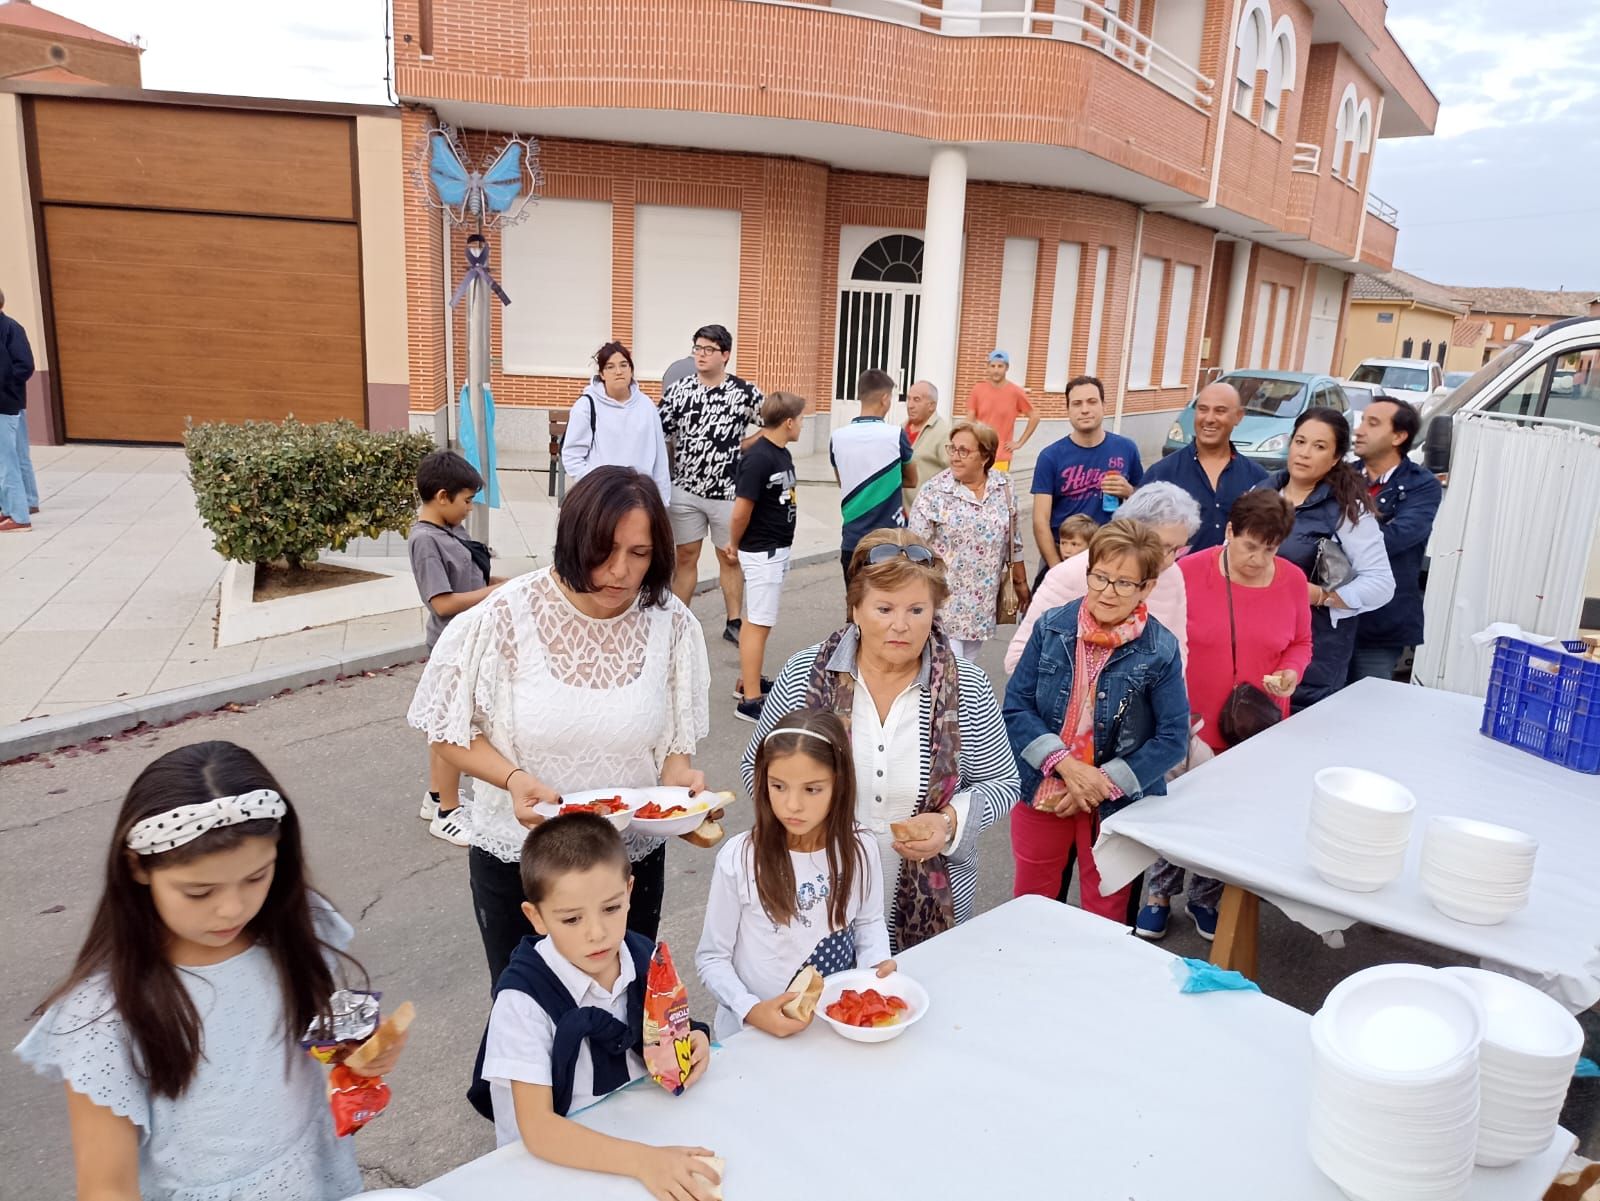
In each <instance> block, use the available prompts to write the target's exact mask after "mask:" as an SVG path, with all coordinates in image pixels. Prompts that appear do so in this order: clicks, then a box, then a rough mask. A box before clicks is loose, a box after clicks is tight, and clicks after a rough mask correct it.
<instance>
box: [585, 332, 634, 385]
mask: <svg viewBox="0 0 1600 1201" xmlns="http://www.w3.org/2000/svg"><path fill="white" fill-rule="evenodd" d="M618 354H620V355H621V356H622V361H623V362H625V363H626V364H628V375H629V376H630V377H631V376H632V375H633V356H632V355H631V354H629V353H628V348H627V347H626V346H624V345H623V344H622V343H621V342H607V343H606V344H605V345H604V346H602V347H601V348H600V349H599V350H597V351H595V352H594V382H595V383H597V384H600V383H604V382H605V381H604V380H603V379H602V378H601V375H600V373H601V372H602V371H604V370H605V369H606V364H607V363H609V362H610V361H611V356H612V355H618Z"/></svg>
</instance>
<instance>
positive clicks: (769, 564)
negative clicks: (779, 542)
mask: <svg viewBox="0 0 1600 1201" xmlns="http://www.w3.org/2000/svg"><path fill="white" fill-rule="evenodd" d="M791 550H792V548H791V547H787V546H783V547H779V548H778V549H777V550H757V551H748V550H742V551H740V552H739V570H740V571H742V572H744V617H745V620H746V621H748V622H749V623H750V624H751V625H757V626H766V627H767V628H769V629H770V628H771V627H773V626H775V625H777V624H778V600H779V598H780V597H781V596H782V594H783V578H784V576H786V575H788V574H789V554H790V551H791Z"/></svg>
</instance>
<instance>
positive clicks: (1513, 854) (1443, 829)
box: [1422, 817, 1539, 926]
mask: <svg viewBox="0 0 1600 1201" xmlns="http://www.w3.org/2000/svg"><path fill="white" fill-rule="evenodd" d="M1538 849H1539V843H1538V842H1537V841H1536V840H1535V839H1533V838H1531V837H1530V836H1528V835H1527V834H1524V833H1522V831H1520V830H1511V829H1507V828H1506V827H1505V826H1492V825H1490V824H1489V823H1488V822H1480V821H1473V820H1472V819H1471V818H1468V817H1436V818H1434V819H1432V820H1431V821H1430V822H1429V823H1428V830H1427V833H1426V834H1425V835H1424V837H1423V839H1422V890H1423V891H1424V892H1425V893H1427V894H1428V899H1429V900H1431V901H1432V902H1433V907H1434V908H1435V909H1437V910H1438V911H1439V912H1440V913H1442V914H1444V915H1445V916H1446V917H1453V918H1455V919H1456V920H1457V921H1458V922H1471V923H1472V924H1473V925H1476V926H1492V925H1494V924H1495V923H1497V922H1503V921H1505V920H1506V918H1508V917H1510V916H1511V915H1512V914H1513V913H1516V912H1517V911H1518V910H1519V909H1521V908H1523V906H1525V905H1526V904H1527V903H1528V885H1529V883H1530V882H1531V881H1532V880H1533V856H1534V853H1535V852H1536V851H1537V850H1538Z"/></svg>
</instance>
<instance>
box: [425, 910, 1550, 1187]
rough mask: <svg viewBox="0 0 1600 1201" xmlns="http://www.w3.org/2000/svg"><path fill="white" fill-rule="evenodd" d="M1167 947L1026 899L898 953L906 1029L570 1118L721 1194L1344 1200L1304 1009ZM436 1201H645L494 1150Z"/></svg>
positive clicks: (820, 1042) (586, 1176) (758, 1059)
mask: <svg viewBox="0 0 1600 1201" xmlns="http://www.w3.org/2000/svg"><path fill="white" fill-rule="evenodd" d="M1175 962H1177V961H1176V960H1175V959H1174V957H1173V956H1172V955H1170V954H1168V953H1167V952H1166V951H1163V950H1161V949H1160V948H1158V947H1153V946H1150V945H1148V944H1146V943H1142V942H1140V941H1139V940H1138V939H1135V938H1132V937H1130V936H1129V935H1128V934H1127V933H1126V932H1125V930H1124V929H1123V928H1122V927H1121V926H1118V925H1116V924H1114V923H1112V922H1108V921H1106V920H1104V919H1102V918H1098V917H1094V916H1092V915H1090V914H1087V913H1085V912H1083V911H1082V910H1079V909H1074V908H1068V907H1067V906H1064V905H1059V904H1056V903H1055V902H1053V901H1048V900H1045V899H1043V898H1040V897H1023V898H1021V899H1019V900H1015V901H1011V902H1009V903H1008V904H1005V905H1002V906H1000V907H999V908H998V909H994V910H991V911H990V912H988V913H985V914H983V915H982V916H980V917H977V918H975V919H973V920H972V921H970V922H968V923H966V924H965V925H963V926H961V927H959V928H957V929H955V930H953V931H950V932H949V933H947V934H943V935H940V936H939V937H938V938H935V939H933V940H931V941H930V942H928V943H925V944H924V945H922V946H919V947H916V948H915V949H913V950H911V951H909V952H907V953H906V954H905V955H903V956H901V959H900V963H901V966H902V968H903V969H904V970H905V971H906V972H907V973H908V974H910V975H911V976H912V977H914V978H915V979H917V980H918V981H920V982H921V983H922V984H923V985H924V986H926V988H927V989H928V992H929V994H930V996H931V998H932V1000H931V1004H930V1006H929V1009H928V1013H927V1016H926V1017H924V1018H923V1019H922V1020H921V1021H919V1022H918V1023H917V1024H916V1025H915V1026H913V1027H912V1028H911V1029H909V1030H907V1031H906V1033H905V1034H904V1035H902V1036H901V1037H900V1038H898V1039H895V1040H894V1041H892V1042H888V1043H881V1044H877V1045H866V1044H861V1043H853V1042H847V1041H845V1040H844V1039H842V1038H840V1037H839V1036H838V1035H837V1034H835V1033H834V1032H833V1031H832V1030H830V1029H828V1028H827V1026H826V1024H825V1023H824V1022H822V1021H821V1019H817V1020H816V1021H814V1022H813V1023H812V1025H811V1027H810V1028H809V1029H807V1030H806V1031H804V1032H803V1033H801V1034H799V1035H796V1036H795V1037H793V1038H790V1039H786V1040H780V1039H775V1038H771V1037H769V1036H767V1035H765V1034H762V1033H761V1032H759V1031H754V1030H747V1031H745V1032H743V1033H741V1034H738V1035H736V1036H734V1037H733V1038H731V1039H729V1040H728V1041H727V1043H726V1044H724V1045H723V1046H721V1047H720V1048H718V1049H717V1050H715V1051H714V1052H713V1054H712V1060H711V1066H710V1070H709V1071H708V1073H707V1075H706V1077H705V1078H704V1079H703V1080H702V1081H701V1082H700V1083H699V1084H698V1085H696V1086H695V1087H693V1088H691V1089H689V1090H688V1091H687V1092H686V1093H685V1094H684V1095H682V1096H681V1097H672V1096H669V1095H668V1094H667V1093H666V1092H665V1091H663V1090H662V1089H660V1088H658V1087H657V1086H656V1085H654V1084H653V1083H651V1082H649V1081H648V1080H645V1081H641V1082H639V1083H636V1084H635V1085H633V1086H632V1087H630V1088H628V1089H626V1090H624V1091H622V1092H620V1093H616V1094H613V1095H612V1096H611V1097H609V1098H607V1099H606V1100H605V1101H603V1102H601V1103H600V1104H599V1105H596V1106H594V1107H593V1108H591V1109H588V1110H586V1111H584V1112H583V1113H581V1114H580V1115H578V1116H577V1119H576V1120H577V1121H579V1122H581V1123H583V1124H584V1125H586V1126H589V1127H592V1128H593V1129H596V1130H601V1131H604V1132H606V1133H608V1134H613V1135H618V1136H621V1137H625V1138H630V1139H635V1140H638V1141H641V1142H647V1143H653V1144H662V1145H689V1146H696V1145H699V1146H706V1147H709V1148H711V1149H712V1150H714V1151H716V1152H717V1153H718V1154H719V1155H722V1156H724V1157H726V1159H727V1168H726V1173H725V1177H724V1192H725V1195H726V1196H727V1198H728V1199H729V1201H790V1199H792V1201H816V1198H818V1197H838V1198H844V1199H846V1201H863V1199H868V1198H880V1197H922V1198H929V1199H930V1201H957V1199H960V1198H983V1199H985V1201H988V1199H990V1198H1001V1197H1043V1196H1063V1197H1083V1198H1098V1199H1107V1198H1114V1199H1115V1201H1123V1198H1138V1199H1140V1201H1145V1199H1149V1201H1156V1199H1158V1198H1170V1197H1183V1198H1185V1201H1238V1199H1239V1198H1241V1197H1252V1198H1257V1197H1258V1198H1265V1197H1290V1198H1294V1199H1295V1201H1341V1199H1342V1197H1343V1194H1341V1193H1340V1192H1339V1190H1338V1189H1337V1188H1335V1187H1334V1185H1333V1184H1332V1183H1331V1182H1329V1181H1328V1180H1327V1178H1326V1177H1324V1176H1323V1175H1322V1174H1321V1173H1320V1172H1319V1171H1318V1170H1317V1168H1316V1167H1315V1165H1313V1163H1312V1162H1311V1158H1310V1156H1309V1154H1308V1152H1307V1150H1306V1122H1307V1107H1308V1104H1309V1095H1310V1082H1309V1078H1308V1077H1309V1072H1310V1068H1311V1044H1310V1033H1309V1030H1308V1024H1309V1019H1308V1018H1307V1017H1306V1015H1305V1014H1303V1013H1300V1012H1299V1011H1297V1010H1294V1009H1291V1008H1289V1007H1288V1006H1287V1005H1284V1004H1282V1003H1280V1002H1278V1001H1275V1000H1272V999H1271V998H1269V997H1266V996H1263V995H1261V994H1260V993H1255V992H1212V993H1202V994H1195V995H1185V994H1182V993H1180V992H1179V991H1178V986H1177V984H1176V983H1175V982H1174V980H1173V976H1172V972H1171V965H1172V964H1173V963H1175ZM1574 1143H1575V1140H1574V1139H1573V1137H1572V1136H1571V1135H1570V1134H1567V1133H1566V1132H1565V1131H1558V1132H1557V1135H1556V1137H1555V1139H1554V1140H1553V1141H1552V1143H1551V1145H1550V1147H1549V1148H1548V1149H1547V1150H1546V1151H1545V1152H1543V1153H1542V1154H1540V1155H1537V1156H1534V1157H1532V1158H1530V1159H1528V1160H1524V1161H1523V1162H1522V1163H1520V1164H1517V1165H1514V1166H1512V1167H1508V1168H1495V1169H1488V1168H1479V1169H1478V1170H1477V1171H1476V1172H1475V1173H1474V1176H1473V1183H1472V1190H1471V1192H1470V1193H1469V1194H1468V1196H1469V1197H1470V1198H1472V1201H1536V1199H1537V1198H1539V1197H1541V1196H1542V1195H1543V1194H1544V1191H1545V1189H1546V1188H1547V1187H1548V1186H1549V1185H1550V1183H1551V1181H1552V1180H1553V1179H1554V1178H1555V1174H1556V1172H1557V1170H1558V1168H1559V1167H1560V1165H1561V1163H1562V1162H1563V1161H1564V1160H1565V1159H1566V1157H1567V1155H1568V1154H1569V1153H1570V1151H1571V1149H1572V1147H1573V1146H1574ZM421 1187H422V1189H423V1190H424V1191H425V1192H426V1193H428V1194H431V1195H432V1196H434V1197H437V1198H439V1201H493V1199H496V1198H523V1197H527V1198H533V1197H540V1198H544V1197H552V1198H553V1197H559V1198H562V1199H563V1201H609V1199H613V1198H615V1199H617V1201H640V1199H641V1198H643V1197H645V1195H646V1194H645V1192H644V1190H643V1189H642V1188H641V1187H640V1186H639V1185H638V1184H637V1183H636V1182H634V1181H633V1180H629V1179H625V1178H622V1177H616V1176H606V1175H600V1174H594V1173H585V1172H577V1171H573V1170H570V1169H567V1168H559V1167H555V1166H552V1165H550V1164H547V1163H545V1162H543V1161H541V1160H538V1159H535V1158H534V1157H533V1156H531V1155H529V1154H528V1152H527V1151H525V1150H524V1149H523V1148H522V1147H521V1146H520V1145H515V1144H513V1145H511V1146H508V1147H502V1148H501V1149H499V1150H498V1151H495V1152H493V1153H491V1154H489V1155H486V1156H484V1157H483V1158H481V1159H478V1160H475V1161H473V1162H472V1163H469V1164H466V1165H465V1166H463V1167H460V1168H457V1169H456V1170H455V1171H453V1172H450V1173H448V1174H446V1175H444V1176H441V1177H439V1178H438V1179H436V1180H433V1181H431V1182H429V1183H427V1184H424V1185H422V1186H421Z"/></svg>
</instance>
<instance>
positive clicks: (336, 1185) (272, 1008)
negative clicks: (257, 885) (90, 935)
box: [16, 896, 361, 1201]
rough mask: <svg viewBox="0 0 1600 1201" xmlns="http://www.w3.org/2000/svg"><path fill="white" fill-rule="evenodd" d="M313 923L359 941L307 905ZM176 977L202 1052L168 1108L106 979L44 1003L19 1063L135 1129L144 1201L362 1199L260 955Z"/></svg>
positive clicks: (327, 913) (348, 1153)
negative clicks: (195, 1015)
mask: <svg viewBox="0 0 1600 1201" xmlns="http://www.w3.org/2000/svg"><path fill="white" fill-rule="evenodd" d="M312 916H313V918H314V920H315V924H316V927H317V934H318V936H319V937H321V938H322V939H323V940H324V941H325V942H327V943H329V944H331V945H333V946H336V947H339V948H341V949H342V948H343V947H346V946H348V945H349V942H350V938H351V936H352V935H353V934H354V933H355V932H354V931H353V930H352V929H351V928H350V926H349V925H348V923H346V922H345V920H344V919H343V918H341V917H340V916H339V915H338V914H337V913H335V912H334V911H333V910H332V909H331V908H327V907H326V903H325V902H322V900H321V898H319V897H316V896H313V897H312ZM179 977H180V978H181V979H182V981H183V984H184V987H185V988H186V989H188V991H189V996H190V998H191V999H192V1000H193V1001H194V1007H195V1009H196V1010H197V1011H198V1012H199V1014H200V1023H201V1028H202V1038H203V1039H204V1046H205V1054H204V1056H202V1058H201V1059H200V1063H199V1066H198V1067H197V1068H196V1069H195V1074H194V1078H193V1079H192V1080H191V1081H190V1082H189V1087H188V1089H187V1090H186V1091H185V1092H184V1093H183V1095H181V1096H180V1097H178V1098H176V1099H173V1098H171V1097H158V1096H155V1095H154V1094H153V1093H152V1092H151V1091H150V1089H149V1086H148V1085H147V1084H146V1082H145V1080H144V1077H142V1076H141V1075H140V1074H139V1071H138V1069H137V1067H136V1066H135V1060H134V1053H133V1048H132V1046H131V1044H130V1042H129V1038H128V1034H127V1031H126V1030H124V1028H123V1025H122V1019H121V1018H120V1017H119V1016H118V1014H117V1012H116V1010H115V1008H114V1002H113V998H112V995H111V986H110V983H109V981H108V980H107V978H106V977H105V975H103V974H102V975H99V976H95V977H92V978H91V979H89V980H86V981H84V983H83V984H81V985H79V986H78V987H77V988H75V989H73V990H72V992H70V993H69V994H67V996H65V997H63V998H62V999H61V1000H60V1001H58V1002H56V1003H55V1004H54V1005H52V1006H51V1007H50V1008H49V1010H47V1011H46V1013H45V1015H44V1016H43V1017H41V1018H40V1019H39V1020H38V1021H37V1022H35V1023H34V1026H33V1029H32V1030H30V1031H29V1032H28V1037H27V1038H25V1039H23V1040H22V1042H21V1043H19V1044H18V1045H17V1048H16V1052H17V1054H18V1055H19V1056H21V1058H22V1060H23V1061H24V1062H25V1063H27V1064H28V1065H29V1066H31V1067H32V1068H33V1069H34V1070H35V1071H37V1072H40V1073H41V1074H43V1075H47V1076H51V1077H53V1078H56V1079H59V1080H64V1081H66V1083H67V1084H69V1085H71V1087H72V1089H73V1091H74V1092H78V1093H81V1094H83V1095H84V1096H85V1097H88V1098H89V1100H91V1101H93V1102H94V1103H95V1104H96V1105H102V1106H104V1107H105V1108H107V1109H109V1110H111V1111H112V1112H113V1113H116V1114H120V1115H121V1116H122V1117H125V1118H127V1119H128V1120H129V1121H131V1122H132V1123H133V1124H134V1125H135V1126H137V1127H138V1133H139V1193H140V1196H141V1197H143V1198H144V1199H145V1201H336V1199H337V1198H340V1197H348V1196H350V1195H351V1194H353V1193H358V1192H360V1191H361V1171H360V1169H359V1168H358V1167H357V1166H356V1155H355V1145H354V1144H355V1140H354V1139H350V1138H345V1139H341V1138H336V1137H335V1136H334V1133H333V1115H332V1113H331V1111H330V1110H329V1108H328V1094H327V1084H326V1080H327V1070H326V1069H325V1068H323V1067H322V1066H321V1065H319V1064H318V1063H316V1062H315V1061H314V1060H313V1059H311V1058H310V1056H308V1055H307V1054H306V1053H305V1051H304V1050H302V1049H301V1048H300V1046H299V1043H298V1038H291V1037H290V1035H289V1031H288V1029H287V1020H286V1019H285V1017H284V1012H283V995H282V993H281V992H280V990H279V984H278V974H277V972H276V971H275V970H274V968H273V965H272V956H271V955H270V954H268V952H267V950H266V948H265V947H262V946H260V945H257V946H253V947H251V948H250V949H249V950H248V951H245V952H244V953H242V954H239V955H235V956H234V957H233V958H232V959H227V960H224V961H223V962H222V963H217V964H212V965H211V966H209V967H186V968H182V969H180V970H179ZM286 1041H288V1042H292V1043H293V1045H290V1046H286V1045H285V1043H286Z"/></svg>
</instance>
